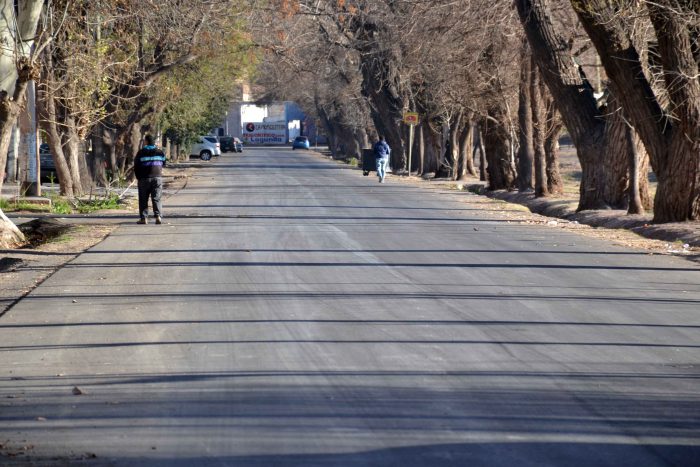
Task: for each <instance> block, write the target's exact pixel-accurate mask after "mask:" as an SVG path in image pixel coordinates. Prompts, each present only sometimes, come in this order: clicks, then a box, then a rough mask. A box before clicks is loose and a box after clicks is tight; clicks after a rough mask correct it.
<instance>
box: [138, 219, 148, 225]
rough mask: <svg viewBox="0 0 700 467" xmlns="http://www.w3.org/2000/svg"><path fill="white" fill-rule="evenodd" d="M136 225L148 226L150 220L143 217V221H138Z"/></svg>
mask: <svg viewBox="0 0 700 467" xmlns="http://www.w3.org/2000/svg"><path fill="white" fill-rule="evenodd" d="M136 223H137V224H148V219H146V218H145V217H142V218H141V219H139V220H138V221H136Z"/></svg>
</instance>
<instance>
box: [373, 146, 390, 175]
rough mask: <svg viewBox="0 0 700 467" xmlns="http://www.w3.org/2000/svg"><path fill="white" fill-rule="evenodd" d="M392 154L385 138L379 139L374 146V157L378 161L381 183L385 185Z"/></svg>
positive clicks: (378, 173)
mask: <svg viewBox="0 0 700 467" xmlns="http://www.w3.org/2000/svg"><path fill="white" fill-rule="evenodd" d="M390 154H391V148H390V147H389V144H387V142H386V139H385V138H384V136H380V137H379V141H377V142H376V144H375V145H374V157H375V159H376V161H377V177H379V183H384V177H385V176H386V166H387V165H388V164H389V155H390Z"/></svg>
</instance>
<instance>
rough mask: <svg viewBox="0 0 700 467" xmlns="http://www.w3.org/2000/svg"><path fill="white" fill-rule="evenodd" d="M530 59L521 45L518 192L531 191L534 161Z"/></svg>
mask: <svg viewBox="0 0 700 467" xmlns="http://www.w3.org/2000/svg"><path fill="white" fill-rule="evenodd" d="M532 79H533V78H532V59H531V58H530V50H529V48H528V47H527V42H524V43H523V47H522V53H521V59H520V90H519V93H518V124H519V125H518V139H519V146H520V147H519V148H518V190H519V191H532V188H533V187H532V166H533V162H534V160H535V150H536V148H535V147H534V142H533V112H534V111H535V107H534V105H533V100H534V96H533V95H532Z"/></svg>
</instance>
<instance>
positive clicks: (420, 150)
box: [416, 123, 425, 176]
mask: <svg viewBox="0 0 700 467" xmlns="http://www.w3.org/2000/svg"><path fill="white" fill-rule="evenodd" d="M416 148H417V151H416V153H417V155H418V160H419V161H420V162H419V167H420V168H419V170H420V172H419V173H418V175H421V176H422V175H423V174H425V140H424V139H423V123H421V124H420V125H418V128H416Z"/></svg>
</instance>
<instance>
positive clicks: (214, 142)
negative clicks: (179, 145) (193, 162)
mask: <svg viewBox="0 0 700 467" xmlns="http://www.w3.org/2000/svg"><path fill="white" fill-rule="evenodd" d="M220 155H221V144H219V139H218V138H217V137H216V136H200V137H198V138H197V139H195V141H194V143H192V146H190V156H198V157H199V158H200V159H202V160H203V161H208V160H209V159H211V158H212V156H220Z"/></svg>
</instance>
